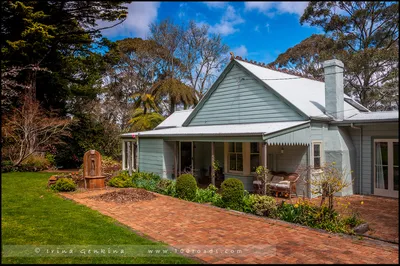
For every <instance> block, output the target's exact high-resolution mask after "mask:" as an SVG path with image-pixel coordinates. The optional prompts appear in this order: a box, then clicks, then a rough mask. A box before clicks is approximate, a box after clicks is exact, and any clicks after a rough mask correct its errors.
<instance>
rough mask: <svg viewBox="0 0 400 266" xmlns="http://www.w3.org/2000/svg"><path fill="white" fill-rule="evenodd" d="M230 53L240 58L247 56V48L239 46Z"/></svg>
mask: <svg viewBox="0 0 400 266" xmlns="http://www.w3.org/2000/svg"><path fill="white" fill-rule="evenodd" d="M232 51H233V53H234V55H235V56H237V55H238V56H241V57H245V56H247V48H246V46H244V45H240V46H239V47H236V48H234V49H232Z"/></svg>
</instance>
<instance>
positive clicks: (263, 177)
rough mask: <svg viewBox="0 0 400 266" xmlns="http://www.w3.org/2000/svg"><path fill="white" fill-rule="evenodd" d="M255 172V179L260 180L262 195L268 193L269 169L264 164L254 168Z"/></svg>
mask: <svg viewBox="0 0 400 266" xmlns="http://www.w3.org/2000/svg"><path fill="white" fill-rule="evenodd" d="M256 174H257V180H260V181H261V186H262V188H263V192H262V193H263V194H264V195H267V194H269V180H268V174H269V170H268V169H267V168H266V167H264V166H258V167H257V168H256Z"/></svg>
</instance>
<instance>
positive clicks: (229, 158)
mask: <svg viewBox="0 0 400 266" xmlns="http://www.w3.org/2000/svg"><path fill="white" fill-rule="evenodd" d="M230 143H234V147H235V151H234V152H231V151H230V150H229V144H230ZM236 143H240V144H242V151H241V152H236ZM243 151H244V145H243V142H228V169H227V170H228V173H232V174H243V172H244V162H245V160H244V156H243V153H244V152H243ZM231 154H242V171H236V170H230V169H231Z"/></svg>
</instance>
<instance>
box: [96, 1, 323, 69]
mask: <svg viewBox="0 0 400 266" xmlns="http://www.w3.org/2000/svg"><path fill="white" fill-rule="evenodd" d="M127 6H128V12H129V14H128V18H127V19H126V21H125V22H124V23H122V24H121V25H118V26H116V27H114V28H112V29H107V30H104V31H103V35H104V36H106V37H108V38H109V39H111V40H114V41H115V40H120V39H124V38H127V37H132V38H134V37H141V38H146V37H147V36H148V34H149V27H148V25H149V24H150V23H154V22H159V21H161V20H163V19H165V18H167V17H169V18H171V19H172V20H173V21H174V22H175V23H178V24H180V23H185V22H188V21H189V20H191V19H192V20H194V21H195V22H196V23H198V24H199V25H202V24H207V25H209V26H210V32H212V33H219V34H221V36H222V39H223V41H224V43H225V44H227V45H228V46H229V47H230V51H233V52H234V53H235V55H240V56H242V57H245V58H248V59H251V60H256V61H260V62H265V63H269V62H271V61H273V60H274V59H276V57H277V56H278V55H279V54H280V53H283V52H285V51H286V50H287V49H288V48H290V47H293V46H294V45H296V44H297V43H299V42H301V41H302V40H304V39H305V38H307V37H309V36H311V35H312V34H314V33H322V31H321V29H319V28H316V27H311V26H309V25H303V26H301V25H300V22H299V20H300V16H301V15H302V14H303V11H304V8H305V7H306V6H307V2H133V3H131V4H129V5H127ZM101 25H105V23H101Z"/></svg>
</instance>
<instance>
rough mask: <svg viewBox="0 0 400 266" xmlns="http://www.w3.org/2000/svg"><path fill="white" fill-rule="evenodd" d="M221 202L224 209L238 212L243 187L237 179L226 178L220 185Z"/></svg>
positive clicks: (241, 200)
mask: <svg viewBox="0 0 400 266" xmlns="http://www.w3.org/2000/svg"><path fill="white" fill-rule="evenodd" d="M221 189H222V192H221V194H222V200H223V201H224V204H225V206H226V207H228V208H231V209H235V210H238V209H240V205H241V204H242V202H243V196H244V185H243V183H242V181H240V180H239V179H237V178H228V179H226V180H225V181H224V182H222V184H221Z"/></svg>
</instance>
